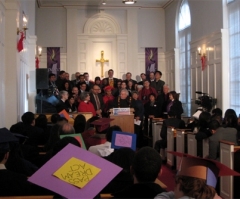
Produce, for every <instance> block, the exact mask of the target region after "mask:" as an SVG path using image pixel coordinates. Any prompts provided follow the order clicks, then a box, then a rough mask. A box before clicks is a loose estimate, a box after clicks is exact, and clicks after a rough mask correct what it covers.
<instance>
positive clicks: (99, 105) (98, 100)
mask: <svg viewBox="0 0 240 199" xmlns="http://www.w3.org/2000/svg"><path fill="white" fill-rule="evenodd" d="M100 91H101V89H100V87H99V86H98V85H94V86H93V88H92V93H90V102H91V103H92V104H93V106H94V109H95V111H96V113H97V115H98V116H99V117H102V111H103V109H104V103H103V98H102V95H101V94H100V93H99V92H100Z"/></svg>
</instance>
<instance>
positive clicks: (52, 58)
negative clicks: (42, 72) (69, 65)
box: [47, 47, 60, 77]
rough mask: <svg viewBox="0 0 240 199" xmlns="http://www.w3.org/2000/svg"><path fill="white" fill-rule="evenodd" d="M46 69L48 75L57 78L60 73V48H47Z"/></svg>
mask: <svg viewBox="0 0 240 199" xmlns="http://www.w3.org/2000/svg"><path fill="white" fill-rule="evenodd" d="M47 68H48V73H49V74H50V73H53V74H55V75H56V77H58V73H59V71H60V47H48V48H47Z"/></svg>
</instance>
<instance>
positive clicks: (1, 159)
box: [0, 128, 31, 196]
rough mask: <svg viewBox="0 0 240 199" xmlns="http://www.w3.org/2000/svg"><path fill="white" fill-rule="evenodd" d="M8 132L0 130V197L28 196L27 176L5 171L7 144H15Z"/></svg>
mask: <svg viewBox="0 0 240 199" xmlns="http://www.w3.org/2000/svg"><path fill="white" fill-rule="evenodd" d="M17 141H18V140H17V138H16V137H14V136H13V135H12V134H11V132H10V131H8V130H7V129H6V128H2V129H0V187H1V191H0V196H22V195H30V194H31V188H30V183H29V182H28V181H27V176H25V175H22V174H18V173H15V172H12V171H9V170H7V169H6V167H5V164H6V162H7V160H8V157H9V151H10V148H9V143H10V142H17Z"/></svg>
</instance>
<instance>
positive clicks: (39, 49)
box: [38, 46, 42, 56]
mask: <svg viewBox="0 0 240 199" xmlns="http://www.w3.org/2000/svg"><path fill="white" fill-rule="evenodd" d="M38 56H42V47H41V46H39V47H38Z"/></svg>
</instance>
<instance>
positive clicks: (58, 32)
mask: <svg viewBox="0 0 240 199" xmlns="http://www.w3.org/2000/svg"><path fill="white" fill-rule="evenodd" d="M36 35H37V37H38V39H37V45H39V46H42V47H61V52H62V53H66V52H67V12H66V9H65V8H37V9H36ZM43 50H44V49H43ZM43 52H44V51H43Z"/></svg>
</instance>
